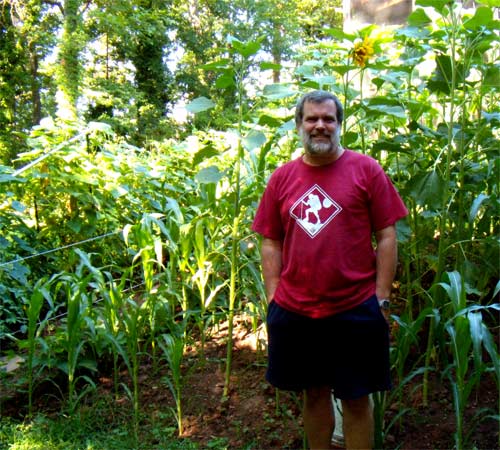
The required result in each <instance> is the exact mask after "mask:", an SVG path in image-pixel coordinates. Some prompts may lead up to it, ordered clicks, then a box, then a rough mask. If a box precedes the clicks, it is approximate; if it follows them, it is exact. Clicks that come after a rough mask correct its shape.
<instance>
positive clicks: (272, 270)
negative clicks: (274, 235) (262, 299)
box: [261, 238, 282, 302]
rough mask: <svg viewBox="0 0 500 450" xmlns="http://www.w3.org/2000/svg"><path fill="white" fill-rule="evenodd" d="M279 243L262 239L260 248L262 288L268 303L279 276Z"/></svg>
mask: <svg viewBox="0 0 500 450" xmlns="http://www.w3.org/2000/svg"><path fill="white" fill-rule="evenodd" d="M281 251H282V248H281V241H275V240H273V239H268V238H264V239H263V241H262V247H261V258H262V275H263V277H264V286H265V288H266V295H267V301H268V302H270V301H271V300H272V299H273V297H274V293H275V292H276V288H277V287H278V283H279V280H280V275H281V267H282V262H281Z"/></svg>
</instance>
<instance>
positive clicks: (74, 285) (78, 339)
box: [54, 273, 96, 413]
mask: <svg viewBox="0 0 500 450" xmlns="http://www.w3.org/2000/svg"><path fill="white" fill-rule="evenodd" d="M91 278H92V275H86V276H82V274H81V273H79V274H64V273H63V274H60V275H58V276H57V280H54V281H55V292H59V291H60V290H62V291H63V294H64V296H65V298H66V312H67V314H66V318H65V320H63V331H62V333H63V336H64V338H63V347H64V351H65V353H66V361H65V362H64V363H62V364H60V368H61V369H62V370H63V371H64V372H65V373H66V375H67V377H68V409H69V411H70V413H73V412H74V410H75V408H76V406H77V405H78V403H79V401H80V400H81V398H82V397H83V396H84V395H85V394H86V393H87V392H88V390H89V389H90V388H95V384H94V382H93V381H92V380H91V379H90V378H89V377H88V376H86V375H83V376H81V377H76V371H77V368H78V367H85V368H87V369H90V370H95V369H96V366H95V361H94V360H92V359H83V357H82V356H83V353H84V347H85V345H86V344H90V340H88V339H87V337H88V336H89V333H92V334H93V331H94V323H93V321H92V320H91V318H90V316H89V308H90V306H91V305H90V302H89V296H88V294H87V286H88V284H89V282H90V280H91ZM80 378H81V379H83V380H85V381H86V382H87V387H86V388H85V389H84V390H82V392H80V393H77V392H76V382H77V381H78V379H80Z"/></svg>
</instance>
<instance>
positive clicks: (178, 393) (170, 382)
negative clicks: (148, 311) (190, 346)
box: [159, 319, 186, 436]
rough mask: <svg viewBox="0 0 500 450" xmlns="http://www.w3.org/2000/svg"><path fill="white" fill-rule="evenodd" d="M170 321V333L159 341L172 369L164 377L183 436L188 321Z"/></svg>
mask: <svg viewBox="0 0 500 450" xmlns="http://www.w3.org/2000/svg"><path fill="white" fill-rule="evenodd" d="M169 322H170V326H169V329H170V334H163V335H162V340H160V341H159V346H160V347H161V349H162V350H163V354H164V355H165V359H166V360H167V363H168V367H169V369H170V376H169V375H166V376H164V377H163V378H162V379H163V381H164V382H165V383H166V384H167V386H168V388H169V389H170V392H171V393H172V396H173V398H174V401H175V410H174V417H175V419H176V421H177V429H178V434H179V436H182V434H183V432H184V429H183V415H182V386H183V377H182V361H183V357H184V346H185V336H186V334H185V328H186V321H185V320H182V321H181V322H178V323H177V322H175V321H174V320H173V319H171V320H170V321H169Z"/></svg>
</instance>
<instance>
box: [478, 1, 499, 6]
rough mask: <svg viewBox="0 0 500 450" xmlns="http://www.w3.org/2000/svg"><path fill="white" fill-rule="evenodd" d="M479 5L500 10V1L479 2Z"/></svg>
mask: <svg viewBox="0 0 500 450" xmlns="http://www.w3.org/2000/svg"><path fill="white" fill-rule="evenodd" d="M478 3H481V5H485V6H490V7H492V8H500V0H479V1H478Z"/></svg>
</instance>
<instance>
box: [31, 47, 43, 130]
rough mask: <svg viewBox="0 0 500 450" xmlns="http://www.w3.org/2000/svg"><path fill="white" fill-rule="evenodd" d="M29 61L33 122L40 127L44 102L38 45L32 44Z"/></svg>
mask: <svg viewBox="0 0 500 450" xmlns="http://www.w3.org/2000/svg"><path fill="white" fill-rule="evenodd" d="M29 61H30V75H31V100H32V102H33V111H32V122H33V125H38V124H39V123H40V121H41V120H42V102H41V100H40V83H39V81H38V54H37V52H36V45H35V44H34V43H33V42H32V43H30V45H29Z"/></svg>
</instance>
